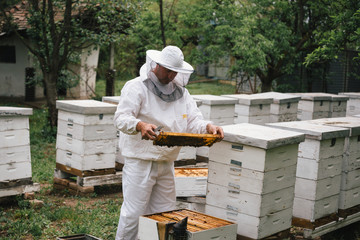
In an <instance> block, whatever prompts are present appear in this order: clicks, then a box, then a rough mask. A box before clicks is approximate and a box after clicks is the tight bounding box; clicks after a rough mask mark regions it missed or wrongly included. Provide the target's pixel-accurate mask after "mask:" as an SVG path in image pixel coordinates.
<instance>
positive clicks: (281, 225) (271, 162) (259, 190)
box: [205, 123, 304, 239]
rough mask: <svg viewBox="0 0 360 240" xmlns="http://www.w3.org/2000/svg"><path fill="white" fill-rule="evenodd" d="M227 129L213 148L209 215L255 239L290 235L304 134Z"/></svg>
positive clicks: (255, 128)
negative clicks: (285, 232)
mask: <svg viewBox="0 0 360 240" xmlns="http://www.w3.org/2000/svg"><path fill="white" fill-rule="evenodd" d="M223 129H224V133H225V138H224V140H223V141H222V142H219V143H216V144H214V145H213V146H212V147H211V148H210V156H209V176H208V187H207V195H206V206H205V212H206V213H207V214H210V215H213V216H216V217H220V218H224V219H227V220H230V221H234V222H237V223H238V229H237V233H238V234H239V235H240V236H243V237H247V238H251V239H262V238H264V237H267V236H271V235H273V234H275V233H279V232H282V231H287V230H289V229H290V227H291V219H292V205H293V199H294V185H295V177H296V161H297V153H298V146H299V143H300V142H301V141H304V134H302V133H298V132H292V131H285V130H279V129H274V128H271V127H267V126H261V125H255V124H248V123H242V124H235V125H228V126H224V127H223Z"/></svg>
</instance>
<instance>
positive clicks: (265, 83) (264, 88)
mask: <svg viewBox="0 0 360 240" xmlns="http://www.w3.org/2000/svg"><path fill="white" fill-rule="evenodd" d="M272 81H273V79H271V80H270V79H269V78H268V77H267V78H265V79H261V92H270V91H271V85H272Z"/></svg>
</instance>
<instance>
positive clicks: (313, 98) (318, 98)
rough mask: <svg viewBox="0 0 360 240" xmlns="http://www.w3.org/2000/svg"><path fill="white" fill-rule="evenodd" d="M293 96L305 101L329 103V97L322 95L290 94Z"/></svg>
mask: <svg viewBox="0 0 360 240" xmlns="http://www.w3.org/2000/svg"><path fill="white" fill-rule="evenodd" d="M290 94H292V95H295V96H299V97H301V100H305V101H331V99H332V98H331V96H329V95H324V94H323V93H313V92H311V93H290Z"/></svg>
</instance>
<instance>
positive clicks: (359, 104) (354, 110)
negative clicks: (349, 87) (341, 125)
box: [339, 92, 360, 116]
mask: <svg viewBox="0 0 360 240" xmlns="http://www.w3.org/2000/svg"><path fill="white" fill-rule="evenodd" d="M339 95H344V96H346V97H349V100H348V102H347V107H346V116H353V115H357V114H360V93H359V92H340V93H339Z"/></svg>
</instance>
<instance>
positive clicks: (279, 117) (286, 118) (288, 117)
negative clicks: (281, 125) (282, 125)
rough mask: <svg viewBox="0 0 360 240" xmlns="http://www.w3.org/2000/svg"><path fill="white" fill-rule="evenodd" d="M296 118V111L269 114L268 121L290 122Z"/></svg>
mask: <svg viewBox="0 0 360 240" xmlns="http://www.w3.org/2000/svg"><path fill="white" fill-rule="evenodd" d="M296 120H297V113H284V114H270V122H291V121H296Z"/></svg>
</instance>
